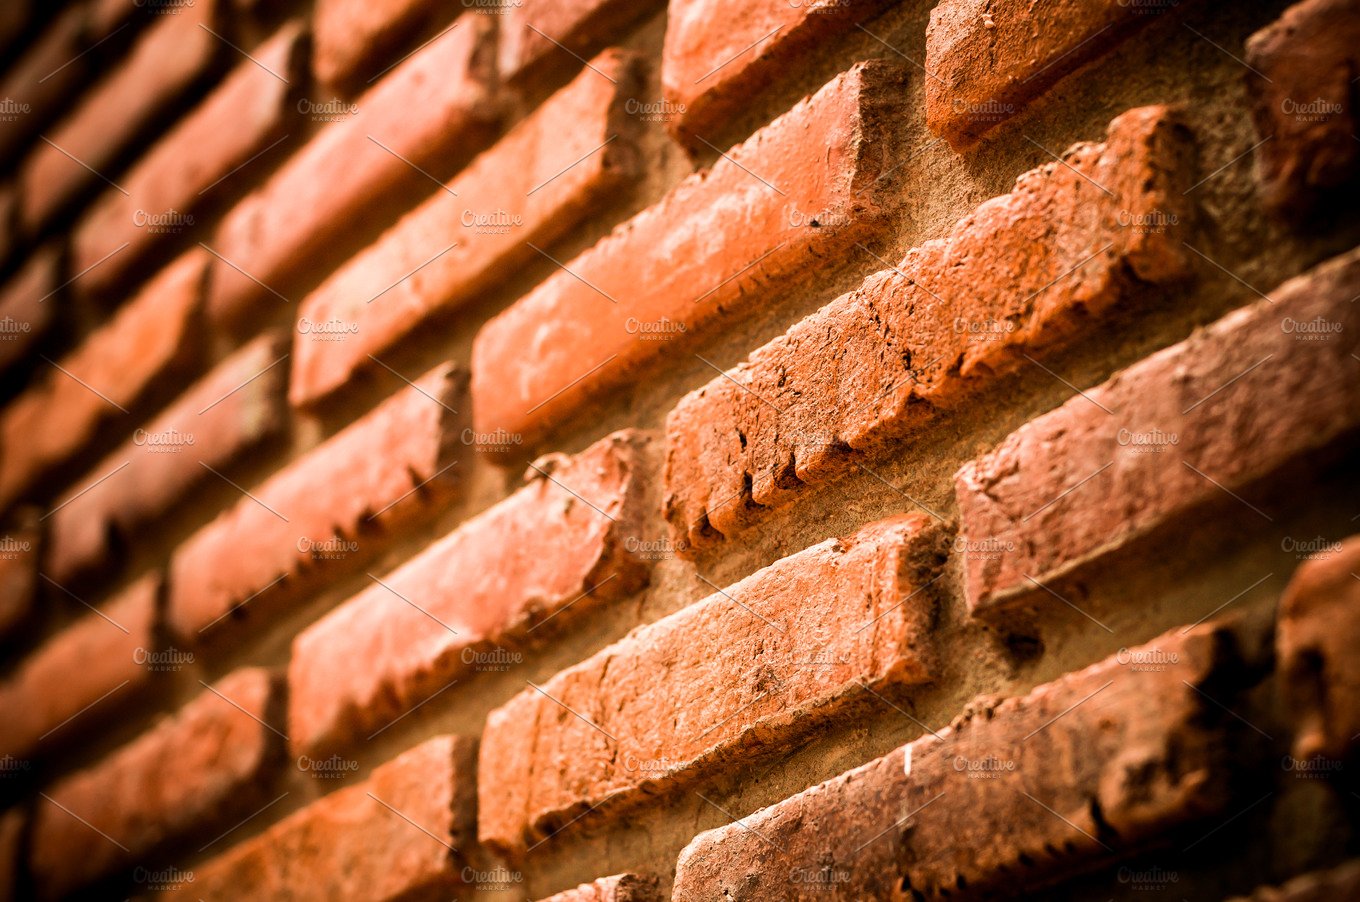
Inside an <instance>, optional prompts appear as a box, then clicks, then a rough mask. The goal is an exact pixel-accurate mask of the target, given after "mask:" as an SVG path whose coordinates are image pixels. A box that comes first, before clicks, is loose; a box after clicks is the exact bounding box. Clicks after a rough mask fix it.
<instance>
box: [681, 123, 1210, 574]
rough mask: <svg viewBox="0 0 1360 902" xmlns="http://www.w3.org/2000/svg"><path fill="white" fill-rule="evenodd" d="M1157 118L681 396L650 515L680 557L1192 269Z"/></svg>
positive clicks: (1172, 168) (1049, 174)
mask: <svg viewBox="0 0 1360 902" xmlns="http://www.w3.org/2000/svg"><path fill="white" fill-rule="evenodd" d="M1190 154H1191V148H1190V144H1189V140H1188V138H1187V136H1186V134H1185V132H1184V130H1183V129H1182V128H1181V127H1180V126H1178V125H1177V123H1176V121H1175V120H1174V118H1173V117H1172V115H1171V114H1170V112H1169V111H1168V110H1167V109H1166V108H1164V107H1145V108H1141V109H1136V110H1131V111H1129V112H1127V113H1125V114H1124V115H1122V116H1120V117H1118V118H1117V119H1115V120H1114V121H1113V122H1112V123H1111V124H1110V127H1109V132H1108V135H1107V137H1106V140H1105V142H1104V143H1103V144H1096V143H1084V144H1078V145H1075V146H1074V147H1072V148H1071V149H1070V150H1069V151H1068V152H1067V154H1066V155H1065V157H1064V160H1063V162H1062V163H1056V162H1055V163H1049V164H1047V165H1045V166H1043V167H1041V168H1039V169H1035V170H1032V171H1030V172H1028V173H1025V174H1024V175H1022V176H1020V178H1019V179H1017V180H1016V187H1015V190H1014V191H1012V192H1011V193H1010V194H1005V195H1002V196H1000V197H996V198H993V199H991V200H989V201H987V202H986V203H984V204H982V205H981V206H980V207H978V209H977V210H975V211H974V212H973V213H972V214H970V215H969V216H967V217H965V218H964V219H962V220H960V221H959V222H958V223H957V224H956V225H955V226H954V228H953V230H952V231H951V232H950V234H949V235H948V236H946V237H944V238H940V239H936V240H933V241H929V242H927V243H926V244H924V245H922V246H921V247H918V248H915V249H914V250H912V251H911V252H910V253H908V254H907V256H906V259H905V260H904V261H903V262H902V265H901V266H900V267H897V268H896V269H892V270H886V271H883V272H880V273H877V274H875V275H873V276H870V277H869V278H868V279H867V280H866V281H865V282H864V284H863V285H862V286H861V287H860V288H859V289H857V290H856V291H852V292H850V293H849V294H846V295H844V296H842V297H841V298H839V299H837V300H836V301H833V302H832V303H831V304H829V305H827V306H826V307H824V308H822V309H821V310H820V311H818V312H817V313H815V314H813V315H812V316H809V317H808V318H807V319H805V320H803V321H802V322H800V323H798V324H797V325H796V326H794V327H793V328H792V329H791V330H789V332H788V333H786V334H785V335H783V336H781V337H779V338H777V339H775V340H774V341H772V342H770V343H769V344H767V345H765V346H764V347H763V348H760V349H759V350H757V351H756V352H755V353H753V354H752V355H751V357H750V358H749V359H748V360H747V361H745V362H743V363H742V364H740V365H738V366H737V367H735V368H734V369H732V370H730V371H728V372H727V373H725V374H722V375H720V376H718V377H716V378H715V379H713V380H712V381H711V382H709V383H708V384H707V385H705V386H704V387H703V388H700V389H698V390H696V391H694V392H692V393H690V394H689V395H687V396H686V397H685V398H684V399H683V400H681V402H680V403H679V404H678V405H677V406H676V408H675V410H674V411H673V412H672V413H671V414H670V416H669V418H668V420H667V430H666V431H667V439H668V448H667V461H666V499H665V512H666V516H667V518H668V519H669V520H670V522H671V527H672V531H673V534H674V535H675V536H676V537H677V539H681V540H684V541H685V543H686V545H687V547H688V549H689V550H691V551H696V552H697V551H698V550H701V549H702V548H703V547H704V546H705V545H712V544H714V543H717V542H720V541H722V540H723V539H725V538H728V537H731V536H732V535H734V534H736V533H738V532H740V531H741V530H743V529H745V528H747V527H749V526H750V525H751V524H753V523H755V522H757V521H758V520H759V519H760V518H762V517H765V516H768V514H769V512H770V510H771V509H773V508H776V507H778V506H779V505H781V504H783V503H786V502H787V501H789V500H791V499H792V498H794V497H795V496H797V494H798V493H799V492H800V491H801V490H802V489H803V487H804V486H806V485H813V484H816V483H819V482H824V481H826V480H827V479H829V478H831V477H832V476H834V475H836V474H837V473H840V472H841V471H843V470H844V469H845V468H846V467H848V466H849V465H850V462H851V460H852V454H853V453H854V452H860V453H871V452H873V451H874V450H876V449H878V448H881V447H882V446H883V445H885V444H888V443H891V442H892V441H894V440H897V439H900V438H901V437H902V436H903V435H905V434H908V433H910V432H911V431H913V430H915V429H917V428H919V427H920V426H921V425H922V424H923V423H925V422H927V421H928V420H929V419H930V418H931V417H933V416H935V415H936V414H937V413H938V412H939V411H941V410H944V409H948V408H950V407H955V406H957V405H958V404H960V403H961V401H962V400H963V399H965V398H966V397H968V395H969V393H971V392H974V391H976V390H978V389H979V388H982V387H985V386H988V385H990V384H994V383H995V382H996V381H997V380H998V379H999V378H1000V377H1001V376H1003V375H1005V374H1006V373H1008V372H1010V371H1011V370H1014V369H1016V368H1018V367H1021V366H1024V365H1026V364H1027V363H1028V361H1027V360H1026V357H1029V358H1031V359H1033V358H1036V357H1042V356H1043V355H1044V354H1045V353H1047V352H1050V351H1052V350H1054V349H1055V348H1058V347H1062V346H1064V345H1068V344H1070V343H1071V342H1072V341H1073V340H1074V339H1077V338H1079V337H1081V336H1084V335H1089V334H1091V333H1092V332H1093V331H1094V330H1096V329H1097V328H1099V326H1100V324H1101V319H1102V316H1104V315H1105V314H1106V313H1107V312H1108V311H1110V310H1111V309H1112V308H1117V307H1119V306H1121V305H1127V304H1129V303H1136V302H1137V301H1138V300H1139V299H1140V298H1142V297H1143V296H1145V295H1146V294H1147V288H1148V286H1149V285H1157V284H1166V283H1171V282H1175V281H1178V280H1181V279H1183V278H1185V277H1186V276H1187V275H1188V274H1189V272H1190V263H1189V260H1188V259H1187V257H1189V252H1187V251H1186V250H1184V249H1183V247H1182V245H1181V239H1182V238H1183V237H1184V236H1185V235H1186V233H1187V231H1188V221H1189V218H1190V216H1191V212H1192V208H1191V206H1190V204H1189V203H1188V202H1186V201H1185V199H1184V198H1183V196H1182V195H1183V193H1184V190H1185V188H1187V187H1188V186H1189V185H1190V184H1191V183H1192V179H1193V177H1194V174H1193V173H1194V171H1193V168H1192V160H1191V157H1190Z"/></svg>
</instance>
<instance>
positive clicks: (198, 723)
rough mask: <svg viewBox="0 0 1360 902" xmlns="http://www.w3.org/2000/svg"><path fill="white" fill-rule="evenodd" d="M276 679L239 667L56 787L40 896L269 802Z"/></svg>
mask: <svg viewBox="0 0 1360 902" xmlns="http://www.w3.org/2000/svg"><path fill="white" fill-rule="evenodd" d="M276 682H277V681H276V680H275V679H274V678H273V677H272V676H271V674H270V673H269V671H266V670H260V669H248V670H238V671H235V672H233V673H232V674H230V675H229V676H227V677H225V678H224V679H222V680H221V681H220V682H218V683H217V685H215V686H211V687H208V688H207V689H205V691H203V692H202V693H200V694H199V695H198V697H197V698H195V699H194V700H193V701H191V702H190V703H189V704H188V705H186V706H185V707H184V708H182V709H181V710H180V711H178V712H177V713H176V714H175V715H174V716H172V717H168V718H166V719H164V720H162V721H161V722H160V723H158V724H157V725H156V726H155V727H154V728H152V729H151V730H150V731H149V732H147V733H144V734H143V735H142V736H140V737H139V738H137V739H135V740H133V741H132V742H131V743H129V744H128V745H126V746H123V747H122V748H121V749H119V750H117V751H115V752H114V753H112V754H111V755H109V756H108V757H107V758H105V759H104V760H102V761H100V762H98V763H97V764H95V765H93V766H91V767H89V768H87V769H86V770H83V771H80V772H78V773H75V774H73V775H71V776H69V777H66V778H64V779H62V780H61V781H60V782H59V783H57V784H56V785H55V786H53V787H51V788H50V789H49V790H47V792H46V793H45V794H44V796H43V798H42V799H41V800H40V801H39V802H38V803H37V804H36V806H35V811H34V815H33V840H32V850H31V853H30V866H31V869H32V873H33V876H34V882H35V883H36V884H37V887H38V891H39V893H40V895H42V896H43V897H44V898H55V897H58V896H64V895H65V894H67V893H69V892H70V891H71V890H73V889H75V888H77V887H79V886H81V885H83V884H85V883H87V882H90V881H92V880H95V879H98V878H99V877H102V876H104V875H107V874H110V873H112V872H113V871H115V870H118V869H119V868H123V867H126V866H128V865H131V864H133V863H135V862H139V861H143V860H145V859H146V857H147V856H148V855H150V854H152V853H153V852H154V851H155V850H157V849H159V848H162V847H163V845H164V844H165V843H166V842H168V841H169V840H172V839H174V838H176V837H178V836H181V835H183V834H185V833H188V832H190V831H194V830H198V831H211V830H216V829H220V828H221V827H225V826H231V825H233V824H234V823H236V821H237V820H239V819H240V818H242V817H245V816H247V815H249V814H250V813H251V812H252V811H254V810H255V808H256V807H258V805H259V804H260V802H262V801H265V800H267V798H268V796H267V795H265V791H266V790H265V785H266V784H265V778H266V777H267V776H268V774H269V771H270V769H271V768H272V767H275V766H277V765H278V764H280V763H281V758H282V756H281V755H280V754H279V753H280V750H281V746H282V742H281V738H280V734H279V733H278V732H277V731H276V728H275V727H274V726H272V723H277V720H276V719H275V716H274V708H275V707H276ZM101 833H102V834H103V835H102V836H101V835H100V834H101ZM120 847H121V848H120Z"/></svg>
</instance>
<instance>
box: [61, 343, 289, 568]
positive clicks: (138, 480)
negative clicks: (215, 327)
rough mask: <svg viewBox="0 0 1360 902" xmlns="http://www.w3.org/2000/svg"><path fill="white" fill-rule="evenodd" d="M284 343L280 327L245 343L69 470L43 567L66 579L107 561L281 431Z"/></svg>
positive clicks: (284, 379) (106, 565) (101, 566)
mask: <svg viewBox="0 0 1360 902" xmlns="http://www.w3.org/2000/svg"><path fill="white" fill-rule="evenodd" d="M284 348H285V342H284V341H283V339H282V337H281V336H280V335H278V334H271V335H263V336H261V337H260V338H258V339H256V340H255V341H253V342H251V343H249V344H247V345H246V346H245V347H243V348H241V349H240V350H239V351H237V352H236V353H235V354H233V355H232V356H231V357H229V358H227V359H226V360H225V361H223V362H222V363H221V364H219V365H218V366H217V367H215V368H214V369H213V370H212V371H211V372H209V373H208V375H206V376H204V377H203V378H202V379H201V380H199V381H198V382H197V383H195V384H194V385H193V386H192V387H190V388H189V390H188V391H187V392H185V394H184V395H183V396H182V397H181V398H180V399H179V400H177V401H176V402H174V404H172V405H171V406H170V407H169V408H167V409H166V410H165V411H163V412H162V413H161V414H159V415H158V416H157V417H156V418H155V419H154V420H152V421H151V422H149V423H147V424H146V425H145V426H144V427H142V428H139V429H137V430H136V431H135V432H134V433H133V434H132V437H131V438H129V439H128V441H127V442H125V443H124V444H123V445H122V446H121V447H119V448H118V449H117V450H115V451H114V452H112V453H111V454H109V456H107V457H106V458H104V460H102V461H101V462H100V463H99V464H98V465H96V466H95V467H94V469H93V470H91V471H90V472H89V473H87V474H86V475H85V477H84V478H82V479H80V480H77V482H76V484H75V486H74V487H73V488H72V489H71V490H70V491H68V492H67V493H66V494H65V495H63V496H62V497H60V498H59V499H58V500H57V502H56V504H55V506H54V507H53V510H52V515H51V517H50V525H49V527H48V537H49V538H48V545H47V549H46V553H45V557H44V561H45V564H44V566H45V567H46V570H47V573H49V574H50V575H51V576H52V578H53V579H55V580H57V581H58V582H61V583H66V582H68V581H76V580H78V579H79V578H81V577H83V576H85V575H88V574H90V573H91V572H100V571H105V570H107V569H108V565H109V564H110V563H112V562H113V561H114V559H116V558H117V557H118V556H119V555H120V554H121V553H122V551H123V550H124V549H126V548H128V547H129V546H132V545H135V544H136V541H137V537H138V533H139V530H141V529H142V528H143V527H146V526H148V525H150V524H152V523H153V522H154V521H155V520H156V519H157V518H159V517H162V516H165V515H166V514H168V513H170V512H171V511H172V510H174V508H175V507H176V506H177V505H178V504H179V503H180V502H182V501H183V500H184V498H185V496H186V495H188V494H189V492H190V491H192V490H193V489H194V487H195V486H197V485H198V484H200V483H202V482H204V481H206V480H210V479H213V478H224V477H223V476H222V474H221V473H220V471H222V470H224V469H227V468H228V467H229V466H230V464H232V463H233V462H234V461H236V460H237V459H238V458H239V457H241V456H242V455H243V454H245V453H247V452H248V451H250V450H251V449H252V448H255V447H256V446H258V445H259V444H260V443H261V442H263V441H264V440H265V439H267V438H269V437H270V436H273V435H277V434H279V433H280V432H281V431H282V430H283V428H284V427H285V425H286V423H287V419H286V413H287V411H286V403H285V397H284V395H285V391H286V389H285V381H286V378H287V372H286V370H285V367H284V365H283V361H284V357H285V356H286V351H285V350H284Z"/></svg>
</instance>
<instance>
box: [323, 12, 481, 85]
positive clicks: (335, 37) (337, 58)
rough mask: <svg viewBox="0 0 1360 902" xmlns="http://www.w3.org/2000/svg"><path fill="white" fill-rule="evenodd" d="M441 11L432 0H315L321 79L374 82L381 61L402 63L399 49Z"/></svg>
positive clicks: (344, 82)
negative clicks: (392, 60) (373, 0)
mask: <svg viewBox="0 0 1360 902" xmlns="http://www.w3.org/2000/svg"><path fill="white" fill-rule="evenodd" d="M438 8H439V4H438V3H435V2H433V0H379V2H376V3H375V2H372V0H317V4H316V12H315V14H314V16H313V19H312V26H313V28H314V29H315V32H316V37H315V42H316V43H315V49H314V50H313V51H312V54H313V55H312V67H313V69H314V70H315V71H316V77H317V79H318V80H320V81H321V82H322V83H324V84H327V85H332V86H336V87H340V88H345V87H351V88H352V87H354V86H355V85H360V84H363V83H364V82H368V83H370V84H371V83H372V82H373V81H374V80H376V78H377V76H379V75H381V74H382V68H381V64H382V61H383V60H385V59H386V60H391V59H399V58H400V57H401V54H400V53H397V52H395V51H397V50H399V48H400V47H401V46H402V44H403V43H405V42H406V41H407V40H408V39H409V38H411V37H412V36H413V35H415V34H417V33H418V32H419V31H420V29H421V28H422V27H423V26H424V25H426V24H427V23H428V22H430V21H431V19H432V14H433V13H434V11H435V10H437V9H438ZM460 24H462V23H460Z"/></svg>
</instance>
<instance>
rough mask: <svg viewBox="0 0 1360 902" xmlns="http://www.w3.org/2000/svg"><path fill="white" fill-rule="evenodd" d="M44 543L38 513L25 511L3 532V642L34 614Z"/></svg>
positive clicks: (0, 543) (0, 551) (0, 598)
mask: <svg viewBox="0 0 1360 902" xmlns="http://www.w3.org/2000/svg"><path fill="white" fill-rule="evenodd" d="M29 514H31V516H29ZM41 541H42V531H41V529H40V524H39V522H38V518H37V512H36V511H28V512H26V513H25V515H24V516H23V517H21V518H19V519H18V520H17V522H16V523H15V524H14V526H13V527H12V528H9V529H6V530H4V531H3V533H0V639H5V638H8V637H9V636H10V635H11V634H13V633H14V632H15V631H17V630H18V629H19V628H20V627H21V626H22V625H23V624H24V623H25V622H26V621H27V620H28V619H29V617H30V616H31V615H32V613H33V610H34V602H35V601H36V600H37V591H38V560H39V554H40V553H41V547H40V543H41Z"/></svg>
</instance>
